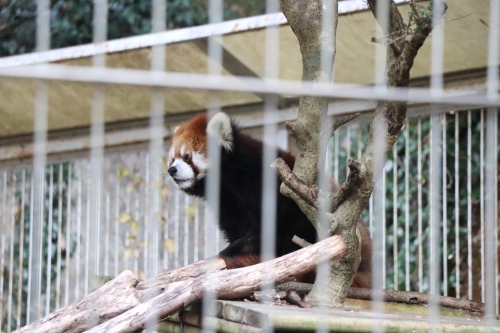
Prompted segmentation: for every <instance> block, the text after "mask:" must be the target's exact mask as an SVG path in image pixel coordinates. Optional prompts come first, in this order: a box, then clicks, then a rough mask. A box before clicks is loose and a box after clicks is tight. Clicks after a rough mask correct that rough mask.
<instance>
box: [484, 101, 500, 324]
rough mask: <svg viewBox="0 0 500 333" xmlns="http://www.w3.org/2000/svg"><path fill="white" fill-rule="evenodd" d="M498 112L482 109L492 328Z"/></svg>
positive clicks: (495, 292)
mask: <svg viewBox="0 0 500 333" xmlns="http://www.w3.org/2000/svg"><path fill="white" fill-rule="evenodd" d="M497 140H498V111H497V109H496V108H490V109H488V110H487V112H486V163H485V196H484V197H485V211H484V212H485V246H484V250H485V252H484V256H485V264H486V267H485V272H484V273H485V274H484V277H485V278H484V280H485V282H484V285H483V289H485V299H484V300H485V303H486V316H487V322H488V325H489V326H491V327H496V326H497V324H496V320H495V319H496V318H495V314H496V313H497V305H496V303H497V302H498V290H497V288H498V282H497V278H496V277H497V275H496V270H497V269H498V254H497V251H496V249H497V247H496V245H497V244H496V243H497V237H498V236H497V235H498V233H497V231H498V230H497V222H498V210H497V202H498V200H497V193H498V151H497V147H498V146H497V144H498V142H497Z"/></svg>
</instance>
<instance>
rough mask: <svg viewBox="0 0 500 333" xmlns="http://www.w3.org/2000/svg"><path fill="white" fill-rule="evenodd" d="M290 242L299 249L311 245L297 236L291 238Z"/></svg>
mask: <svg viewBox="0 0 500 333" xmlns="http://www.w3.org/2000/svg"><path fill="white" fill-rule="evenodd" d="M292 242H294V243H295V244H297V245H298V246H300V247H308V246H310V245H311V243H309V242H308V241H306V240H305V239H303V238H300V237H299V236H297V235H294V236H293V238H292Z"/></svg>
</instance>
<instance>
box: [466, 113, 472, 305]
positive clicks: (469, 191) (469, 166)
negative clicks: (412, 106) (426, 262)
mask: <svg viewBox="0 0 500 333" xmlns="http://www.w3.org/2000/svg"><path fill="white" fill-rule="evenodd" d="M471 177H472V121H471V111H467V296H468V297H469V299H472V181H471Z"/></svg>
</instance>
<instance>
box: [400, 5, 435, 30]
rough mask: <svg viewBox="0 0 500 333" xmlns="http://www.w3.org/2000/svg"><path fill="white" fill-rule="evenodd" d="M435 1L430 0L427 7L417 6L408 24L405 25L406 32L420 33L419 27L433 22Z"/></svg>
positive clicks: (413, 9)
mask: <svg viewBox="0 0 500 333" xmlns="http://www.w3.org/2000/svg"><path fill="white" fill-rule="evenodd" d="M433 6H434V0H430V1H429V2H428V3H427V6H426V7H422V6H419V5H418V4H415V5H413V6H412V10H411V11H410V13H409V15H408V16H409V19H408V23H403V25H404V27H405V29H406V32H407V33H409V34H412V33H415V32H418V31H419V27H420V26H423V25H428V24H429V23H431V22H432V13H433Z"/></svg>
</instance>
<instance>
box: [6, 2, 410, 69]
mask: <svg viewBox="0 0 500 333" xmlns="http://www.w3.org/2000/svg"><path fill="white" fill-rule="evenodd" d="M408 1H409V0H395V2H396V3H404V2H408ZM366 9H368V4H367V3H366V1H365V0H348V1H341V2H339V14H349V13H353V12H357V11H361V10H366ZM286 23H287V20H286V18H285V16H284V15H283V13H281V12H279V13H274V14H266V15H259V16H252V17H247V18H242V19H237V20H231V21H225V22H220V23H213V24H206V25H200V26H197V27H189V28H183V29H176V30H168V31H163V32H158V33H151V34H144V35H139V36H134V37H127V38H120V39H114V40H110V41H106V42H103V43H92V44H84V45H78V46H70V47H65V48H60V49H54V50H50V51H43V52H34V53H27V54H21V55H16V56H9V57H4V58H0V67H14V66H24V65H33V64H41V63H50V62H54V61H61V60H67V59H76V58H83V57H90V56H94V55H98V54H105V53H113V52H121V51H126V50H133V49H139V48H144V47H150V46H155V45H166V44H171V43H178V42H183V41H189V40H193V39H198V38H205V37H209V36H216V35H219V36H220V35H228V34H232V33H237V32H242V31H248V30H255V29H262V28H265V27H269V26H274V25H282V24H286Z"/></svg>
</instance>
